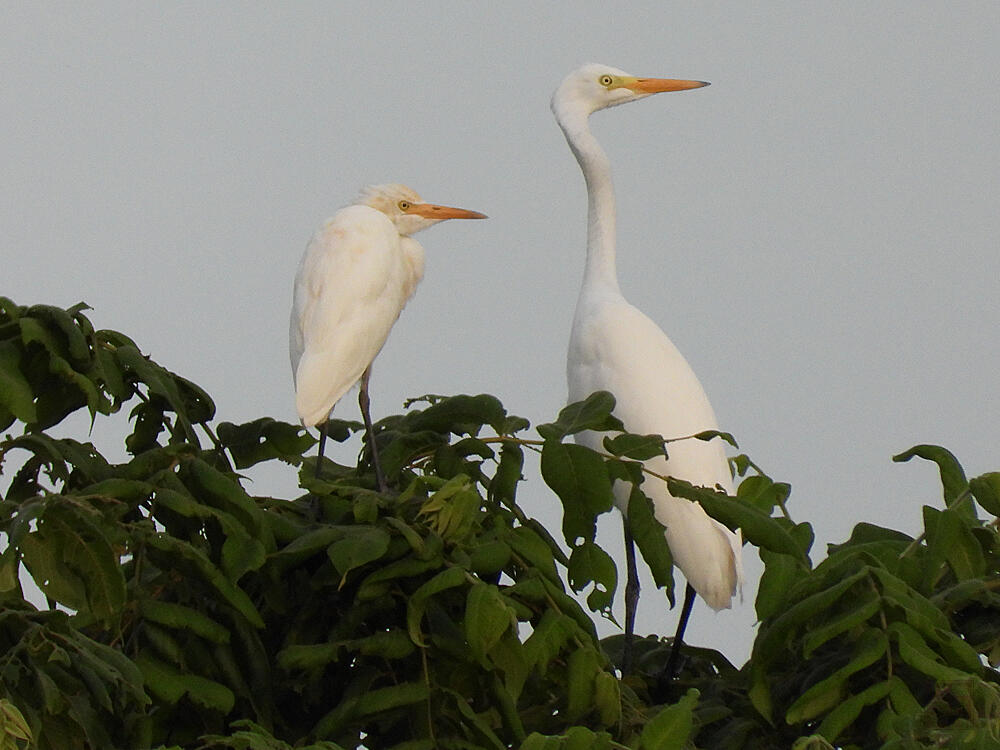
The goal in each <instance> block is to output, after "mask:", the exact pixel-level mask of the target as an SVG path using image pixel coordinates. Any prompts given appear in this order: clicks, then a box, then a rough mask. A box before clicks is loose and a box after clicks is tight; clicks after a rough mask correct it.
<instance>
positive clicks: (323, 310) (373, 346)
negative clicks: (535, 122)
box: [288, 185, 486, 491]
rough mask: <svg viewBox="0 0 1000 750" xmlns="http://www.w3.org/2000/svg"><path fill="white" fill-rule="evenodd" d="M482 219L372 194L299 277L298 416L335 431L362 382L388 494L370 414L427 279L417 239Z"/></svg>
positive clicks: (388, 193)
mask: <svg viewBox="0 0 1000 750" xmlns="http://www.w3.org/2000/svg"><path fill="white" fill-rule="evenodd" d="M485 218H486V216H485V215H483V214H481V213H479V212H477V211H467V210H465V209H463V208H452V207H450V206H437V205H434V204H432V203H424V202H423V201H422V200H421V199H420V196H419V195H417V194H416V193H415V192H414V191H413V190H411V189H410V188H408V187H406V186H405V185H374V186H369V187H366V188H364V189H363V190H362V191H361V194H360V195H359V196H358V198H357V200H356V201H355V202H354V204H353V205H350V206H347V207H346V208H342V209H340V210H339V211H337V213H336V214H334V215H333V217H332V218H330V219H328V220H327V221H326V223H324V224H323V226H322V227H320V229H319V231H317V232H316V234H315V235H314V236H313V238H312V240H310V242H309V244H308V246H307V247H306V251H305V253H304V254H303V256H302V260H301V261H300V263H299V269H298V273H297V274H296V276H295V291H294V297H293V301H292V315H291V322H290V325H289V332H288V350H289V354H290V356H291V360H292V377H293V380H294V384H295V407H296V409H297V411H298V415H299V419H300V420H301V421H302V424H303V425H305V426H306V427H312V426H314V425H317V424H322V427H321V429H320V444H319V454H318V456H317V459H316V462H317V463H316V473H317V475H318V474H319V467H320V463H321V462H322V458H323V444H324V442H325V439H326V426H327V425H326V423H327V420H328V419H329V416H330V412H331V411H332V410H333V407H334V405H335V404H336V403H337V402H338V401H339V400H340V398H341V397H342V396H343V395H344V394H345V393H346V392H347V391H348V390H349V389H350V388H351V387H352V386H353V385H354V384H355V383H358V382H359V381H360V393H359V396H358V401H359V404H360V406H361V414H362V417H363V418H364V422H365V429H366V431H367V433H366V434H367V443H368V446H369V449H370V450H371V456H372V466H373V468H374V469H375V474H376V477H377V479H378V484H379V489H381V490H383V491H384V490H385V479H384V477H383V476H382V471H381V467H380V466H379V463H378V452H377V450H376V447H375V437H374V435H373V434H372V422H371V415H370V413H369V404H370V401H369V397H368V378H369V377H370V375H371V366H372V361H373V360H374V359H375V357H376V356H377V355H378V353H379V351H380V350H381V349H382V346H383V344H385V340H386V338H387V337H388V336H389V331H390V330H391V329H392V326H393V324H394V323H395V322H396V319H397V318H398V317H399V314H400V312H402V310H403V307H404V306H405V305H406V303H407V301H408V300H409V299H410V297H411V296H412V295H413V292H414V290H415V289H416V287H417V284H418V283H420V279H421V278H422V277H423V274H424V250H423V248H422V247H421V246H420V244H419V243H418V242H417V241H416V240H414V239H412V238H411V237H410V235H411V234H414V233H415V232H419V231H420V230H421V229H426V228H427V227H430V226H433V225H434V224H437V223H438V222H440V221H444V220H445V219H485Z"/></svg>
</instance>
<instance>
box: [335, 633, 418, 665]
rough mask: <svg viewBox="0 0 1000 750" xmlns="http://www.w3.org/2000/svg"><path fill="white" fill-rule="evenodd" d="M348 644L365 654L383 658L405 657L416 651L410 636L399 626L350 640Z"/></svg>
mask: <svg viewBox="0 0 1000 750" xmlns="http://www.w3.org/2000/svg"><path fill="white" fill-rule="evenodd" d="M348 646H349V647H350V648H352V649H355V650H357V651H358V652H360V653H362V654H364V655H365V656H380V657H382V658H383V659H403V658H405V657H407V656H409V655H410V654H412V653H413V651H414V646H413V641H411V640H410V636H409V635H407V634H406V632H404V631H403V630H400V629H399V628H392V629H391V630H384V631H380V632H378V633H372V634H371V635H369V636H366V637H364V638H358V639H356V640H353V641H350V642H348Z"/></svg>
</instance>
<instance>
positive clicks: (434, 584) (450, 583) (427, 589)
mask: <svg viewBox="0 0 1000 750" xmlns="http://www.w3.org/2000/svg"><path fill="white" fill-rule="evenodd" d="M467 575H468V574H467V573H466V572H465V570H463V569H462V568H457V567H456V568H445V569H444V570H442V571H441V572H440V573H438V574H437V575H436V576H434V577H433V578H431V579H430V580H429V581H427V582H425V583H424V584H422V585H421V586H420V588H418V589H417V590H416V591H414V592H413V595H412V596H411V597H410V599H409V601H408V602H407V604H406V628H407V630H408V631H409V633H410V638H411V639H412V640H413V642H414V643H415V644H417V645H418V646H424V645H425V644H424V641H423V637H422V636H421V634H420V621H421V620H422V619H423V617H424V611H425V610H426V609H427V602H428V600H429V599H430V598H431V597H432V596H434V595H435V594H439V593H441V592H442V591H445V590H446V589H450V588H454V587H456V586H461V585H463V584H465V583H466V582H467V581H468V577H467Z"/></svg>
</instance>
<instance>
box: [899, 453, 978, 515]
mask: <svg viewBox="0 0 1000 750" xmlns="http://www.w3.org/2000/svg"><path fill="white" fill-rule="evenodd" d="M914 456H917V457H919V458H923V459H925V460H927V461H933V462H934V463H936V464H937V465H938V470H939V471H940V473H941V485H942V487H943V488H944V501H945V504H946V505H951V504H952V503H953V502H955V500H957V499H958V498H959V497H960V496H961V495H962V494H963V493H964V492H965V491H966V490H967V489H969V483H968V481H966V479H965V471H964V470H963V469H962V465H961V464H960V463H959V462H958V459H957V458H955V455H954V454H953V453H952V452H951V451H949V450H947V449H946V448H942V447H941V446H939V445H915V446H913V447H912V448H910V449H909V450H907V451H903V452H902V453H900V454H898V455H896V456H893V457H892V460H893V461H896V462H902V461H909V460H910V459H911V458H913V457H914Z"/></svg>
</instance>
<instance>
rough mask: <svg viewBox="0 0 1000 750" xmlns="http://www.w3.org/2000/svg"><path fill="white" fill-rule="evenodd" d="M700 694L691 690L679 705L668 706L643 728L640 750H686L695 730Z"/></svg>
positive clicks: (678, 702)
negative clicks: (695, 715) (695, 714)
mask: <svg viewBox="0 0 1000 750" xmlns="http://www.w3.org/2000/svg"><path fill="white" fill-rule="evenodd" d="M699 695H700V693H699V692H698V691H697V690H695V689H694V688H691V689H689V690H688V691H687V693H685V695H684V697H683V698H681V699H680V700H679V701H677V703H675V704H674V705H672V706H667V707H666V708H664V709H663V710H662V711H660V713H658V714H657V715H656V716H654V717H653V718H652V719H650V720H649V721H648V722H647V723H646V726H645V727H643V730H642V735H641V736H640V738H639V749H640V750H684V748H685V747H686V746H687V743H688V740H689V739H691V732H692V731H693V729H694V709H695V706H697V705H698V697H699Z"/></svg>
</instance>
